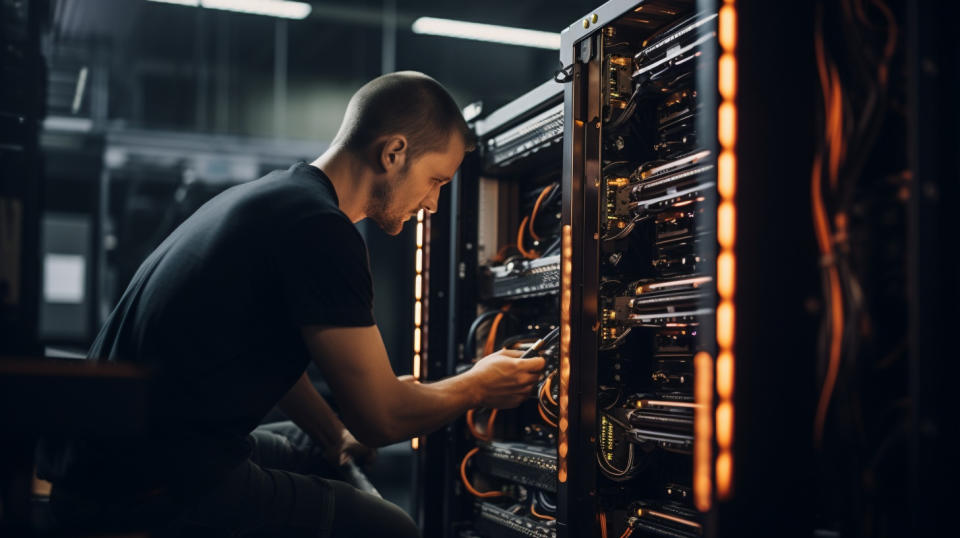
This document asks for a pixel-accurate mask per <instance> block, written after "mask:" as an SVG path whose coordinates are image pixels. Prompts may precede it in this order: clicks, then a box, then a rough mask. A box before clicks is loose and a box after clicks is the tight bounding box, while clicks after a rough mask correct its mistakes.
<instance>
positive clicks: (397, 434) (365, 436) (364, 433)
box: [350, 419, 404, 448]
mask: <svg viewBox="0 0 960 538" xmlns="http://www.w3.org/2000/svg"><path fill="white" fill-rule="evenodd" d="M359 422H360V424H358V425H357V427H351V428H350V432H351V433H353V436H354V437H356V438H357V441H360V442H361V443H363V444H364V445H366V446H368V447H370V448H378V447H381V446H385V445H389V444H392V443H396V442H397V441H401V440H403V438H404V434H403V432H401V431H399V428H397V427H396V425H395V424H394V423H393V421H391V420H388V419H384V420H370V419H367V420H360V421H359Z"/></svg>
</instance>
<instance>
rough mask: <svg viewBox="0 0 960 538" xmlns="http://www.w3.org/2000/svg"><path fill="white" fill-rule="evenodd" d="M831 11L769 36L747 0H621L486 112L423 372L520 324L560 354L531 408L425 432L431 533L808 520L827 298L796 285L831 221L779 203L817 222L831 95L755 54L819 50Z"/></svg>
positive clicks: (428, 249) (447, 249)
mask: <svg viewBox="0 0 960 538" xmlns="http://www.w3.org/2000/svg"><path fill="white" fill-rule="evenodd" d="M760 11H762V9H756V10H754V16H755V18H757V19H759V18H762V17H763V16H764V15H769V14H770V13H773V12H774V11H775V10H774V9H773V8H770V9H769V10H768V11H770V13H767V14H763V13H760ZM811 20H812V17H808V18H805V17H795V21H794V27H793V28H794V29H792V30H788V29H785V28H784V27H780V26H778V24H780V23H782V22H783V21H782V20H780V19H773V20H772V22H771V23H770V24H765V25H761V24H760V23H759V22H758V21H756V20H754V21H753V22H752V23H753V24H757V26H756V28H757V30H756V32H754V33H753V34H752V35H751V37H750V39H752V40H755V41H756V40H761V39H771V38H773V37H774V36H775V35H781V36H783V37H784V38H793V37H797V39H795V40H794V41H791V42H789V43H787V44H783V43H781V42H778V44H779V49H775V48H770V49H765V50H769V51H770V52H771V53H772V52H774V51H776V52H777V53H778V54H779V58H778V59H777V58H760V57H759V55H756V53H755V55H754V56H753V57H750V56H747V57H745V58H744V57H743V56H740V55H739V50H740V48H741V46H740V45H738V44H737V33H738V28H744V27H745V25H746V23H745V22H744V21H743V20H740V21H739V22H738V18H737V12H736V8H735V7H734V5H733V3H732V2H720V1H686V0H657V1H649V2H636V1H635V0H634V1H619V0H613V1H611V2H608V3H606V4H604V5H602V6H600V7H599V8H597V9H596V10H595V11H592V12H590V13H589V14H587V15H586V16H585V17H584V18H583V19H580V20H577V21H576V22H575V23H574V24H573V25H571V26H570V27H569V28H567V29H566V30H565V31H564V32H563V33H562V44H561V51H560V60H561V63H562V65H563V66H564V68H563V69H561V70H560V71H558V73H557V76H556V79H555V81H550V82H548V83H546V84H544V85H542V86H541V87H539V88H536V89H535V90H533V91H532V92H530V93H528V94H526V95H524V96H522V97H521V98H519V99H518V100H516V101H514V102H512V103H510V104H509V105H507V106H505V107H504V108H502V109H500V110H497V111H495V112H493V113H492V114H490V115H488V116H486V117H484V118H483V119H481V120H478V121H477V122H476V123H475V131H476V133H477V135H478V138H479V141H480V143H479V150H478V152H476V153H475V154H471V155H469V156H468V158H467V159H466V160H465V162H464V165H463V167H462V169H461V171H460V173H459V175H458V177H457V178H456V180H455V181H454V182H453V187H452V189H451V192H450V193H448V194H445V195H444V197H443V198H442V200H441V203H442V205H441V209H440V212H439V213H438V214H437V215H434V216H432V217H429V218H427V217H421V218H420V219H419V222H418V225H417V226H418V228H417V230H418V231H417V233H418V236H417V237H418V239H417V245H418V255H417V256H418V257H417V259H418V260H421V259H422V260H424V261H423V262H422V263H421V262H420V261H418V262H417V270H418V276H417V280H416V282H415V297H416V302H417V304H416V310H415V318H416V321H417V326H416V327H415V343H414V372H415V375H418V376H419V377H420V378H421V379H424V380H431V379H439V378H442V377H445V376H448V375H452V374H455V373H457V372H458V371H462V370H463V369H465V368H469V367H470V363H471V361H472V359H474V358H475V357H480V356H483V355H484V354H487V353H490V352H492V351H494V350H495V349H498V348H500V347H510V348H515V349H530V348H531V346H534V347H538V346H542V347H539V348H538V350H537V351H536V352H537V353H539V354H541V355H544V356H545V357H546V358H547V361H548V365H547V368H546V371H545V373H544V376H543V379H542V381H541V383H540V385H539V387H538V390H537V391H536V394H532V395H531V398H530V400H529V401H528V402H527V403H525V404H524V405H522V406H521V407H519V408H518V409H516V410H509V411H495V410H486V409H476V410H473V411H471V412H469V413H468V414H467V416H466V419H465V420H462V421H460V422H458V423H456V424H453V425H451V426H450V427H448V428H446V429H444V430H442V431H440V432H437V433H435V434H433V435H430V436H428V437H426V438H422V439H416V440H414V441H413V443H414V447H415V448H416V449H417V450H418V451H419V464H420V467H419V468H420V473H419V477H420V481H419V487H420V490H419V492H418V494H417V495H418V499H419V500H420V503H419V512H418V515H419V517H420V524H421V526H422V528H423V530H424V534H425V535H426V536H459V537H473V536H485V537H512V536H528V537H544V538H552V537H554V536H560V537H574V536H576V537H580V536H603V537H606V536H621V537H626V536H631V535H633V536H672V537H696V536H716V535H721V534H722V535H727V534H733V533H744V532H754V531H757V530H763V531H764V532H770V533H773V534H776V535H789V534H792V533H793V532H794V531H793V530H791V529H784V528H782V525H779V526H778V524H777V523H776V522H778V521H780V518H781V516H783V515H784V513H785V506H778V504H779V503H788V504H789V503H790V502H793V501H795V500H796V499H799V498H803V497H804V496H805V495H806V494H807V492H808V491H809V487H808V486H809V485H808V484H807V479H806V478H804V476H805V475H807V469H808V468H809V466H810V462H811V461H812V458H810V457H808V456H809V455H810V454H808V452H809V451H810V431H809V430H808V429H806V428H798V427H796V424H800V423H802V424H807V423H808V422H807V421H806V417H807V416H808V414H809V411H810V410H809V409H807V408H806V407H805V406H804V404H797V405H792V404H791V405H782V404H783V402H789V401H797V402H800V401H807V400H809V394H810V392H811V390H812V389H811V387H812V386H813V384H814V383H813V381H814V378H813V371H814V366H813V363H812V361H810V357H813V356H814V355H815V351H814V350H813V349H812V348H813V343H814V342H815V340H816V338H815V334H816V330H815V329H816V323H815V319H816V316H815V315H814V314H811V313H810V312H804V311H802V309H790V310H789V311H785V312H784V311H778V309H777V307H776V305H777V304H789V305H802V304H803V302H804V299H805V298H806V297H808V294H810V293H813V294H815V293H816V289H817V281H816V275H817V270H816V266H815V260H816V256H815V249H814V248H813V245H812V237H811V236H810V234H809V228H805V227H803V226H800V227H796V229H795V230H793V229H791V230H786V229H780V228H777V222H778V221H777V220H776V219H775V217H774V216H778V217H779V218H780V219H782V220H780V221H779V222H788V221H791V220H792V221H794V222H799V223H803V224H806V223H808V221H809V215H810V207H809V197H808V196H807V195H805V192H806V189H807V188H808V181H809V163H810V162H811V157H810V155H811V153H812V151H811V147H810V146H811V141H810V140H809V139H808V138H805V137H809V132H808V131H806V130H805V129H806V127H807V126H808V125H810V122H811V121H812V119H811V118H812V113H811V110H812V102H813V98H814V96H815V94H814V93H813V91H812V88H813V86H812V84H811V83H810V82H799V83H797V84H796V85H795V87H791V88H786V89H784V88H782V87H780V86H776V85H775V84H774V82H773V81H771V80H768V78H767V77H756V78H755V79H751V80H766V82H767V83H768V84H767V85H766V86H761V85H759V84H758V85H754V83H753V82H743V81H744V77H741V76H739V73H741V72H743V71H744V70H750V72H756V73H761V72H763V71H764V70H766V71H767V72H769V74H770V75H772V76H776V74H777V73H781V74H782V73H785V72H788V71H789V70H796V71H797V72H802V73H804V74H805V75H806V74H810V73H813V72H814V70H813V68H812V65H810V64H809V62H808V61H806V60H803V61H799V60H798V59H802V58H805V54H806V53H805V52H804V51H805V50H806V51H808V50H811V49H810V48H806V49H804V47H807V46H808V45H810V35H812V34H811V33H809V31H810V28H811V27H812V24H808V23H809V22H810V21H811ZM804 36H805V38H806V41H804V40H803V39H802V38H803V37H804ZM751 45H752V46H755V45H756V43H752V44H751ZM754 50H762V48H759V47H758V48H757V49H754ZM741 60H743V61H741ZM776 61H779V62H780V63H775V62H776ZM804 80H809V79H804ZM774 88H777V89H778V91H779V96H782V97H785V98H787V99H793V101H792V107H784V106H782V105H783V103H777V102H776V101H775V100H770V99H771V98H773V97H774V95H775V92H773V91H772V90H773V89H774ZM808 91H809V92H810V93H806V92H808ZM758 97H760V98H762V99H763V100H762V101H757V102H755V101H754V99H757V98H758ZM744 109H749V111H747V112H744ZM771 121H784V122H787V123H785V124H779V125H778V124H772V123H771ZM789 122H793V123H792V126H793V127H794V128H795V129H796V130H795V131H791V130H789V129H787V130H784V129H783V128H782V126H783V125H791V124H790V123H789ZM748 129H756V130H755V131H751V132H750V133H746V131H747V130H748ZM764 130H767V131H766V132H764ZM770 130H775V131H776V132H777V135H778V137H779V140H772V138H773V137H772V136H771V135H770ZM774 142H776V144H775V143H774ZM788 162H790V163H792V167H791V166H786V163H788ZM767 167H775V168H770V169H767ZM774 170H776V176H774V175H772V174H773V171H774ZM747 174H749V176H747ZM760 222H765V223H766V224H765V225H758V223H760ZM775 233H776V234H778V235H776V236H775V235H774V234H775ZM778 256H780V257H781V258H780V260H778V258H777V257H778ZM744 260H746V261H744ZM783 260H790V261H791V262H795V263H792V264H791V265H789V266H786V265H784V264H783V263H780V262H781V261H783ZM744 282H749V283H750V285H749V286H745V285H744ZM788 283H789V285H787V284H788ZM745 288H749V289H746V291H745ZM811 290H812V291H811ZM745 320H746V321H745ZM790 331H793V338H792V339H791V338H790V337H785V335H786V334H787V333H788V332H790ZM787 341H791V342H792V344H791V345H792V347H789V348H785V346H784V342H787ZM807 343H809V347H810V349H806V348H804V346H805V345H807ZM772 354H773V355H776V356H777V357H776V358H774V357H772V356H771V355H772ZM787 379H789V380H791V381H790V382H789V383H788V384H787V385H786V387H784V381H785V380H787ZM774 387H776V388H774ZM757 401H762V402H763V403H764V405H766V406H767V407H763V406H760V405H756V402H757ZM773 413H779V414H778V415H777V416H770V415H771V414H773ZM755 427H758V428H759V429H753V428H755ZM785 459H786V460H789V461H790V463H789V464H786V463H785V462H784V460H785ZM754 462H756V463H755V464H754ZM770 466H772V467H773V469H771V468H768V467H770ZM773 472H775V473H776V476H775V477H774V476H773V475H772V474H771V473H773ZM785 483H790V484H791V488H789V489H788V490H787V489H782V488H781V487H780V486H781V485H782V484H785ZM796 531H799V529H796Z"/></svg>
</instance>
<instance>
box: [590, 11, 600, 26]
mask: <svg viewBox="0 0 960 538" xmlns="http://www.w3.org/2000/svg"><path fill="white" fill-rule="evenodd" d="M598 19H599V17H597V14H596V13H594V14H593V16H592V17H590V22H592V23H594V24H596V23H597V20H598Z"/></svg>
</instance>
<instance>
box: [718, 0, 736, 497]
mask: <svg viewBox="0 0 960 538" xmlns="http://www.w3.org/2000/svg"><path fill="white" fill-rule="evenodd" d="M717 38H718V41H719V42H720V50H721V54H720V59H719V61H718V63H717V76H718V80H717V88H718V90H719V92H720V98H721V101H720V106H719V107H718V109H717V139H718V141H719V143H720V156H719V157H718V158H717V193H718V194H719V196H720V204H719V206H718V207H717V243H718V244H719V246H720V252H719V254H718V255H717V295H718V296H719V301H720V302H719V304H718V305H717V352H718V353H717V363H716V391H717V396H718V403H717V409H716V439H717V449H718V451H717V456H716V459H715V461H714V471H715V473H716V484H717V497H718V498H719V499H720V500H727V499H729V498H730V497H731V496H732V493H733V427H734V407H733V396H734V350H733V345H734V332H735V327H736V309H735V307H734V296H735V292H736V276H735V275H736V259H737V258H736V254H735V253H734V246H735V243H736V232H737V229H736V207H737V206H736V200H735V199H734V195H735V194H736V191H737V154H736V151H735V150H736V143H737V104H736V101H735V98H736V94H737V57H736V45H737V9H736V7H735V6H734V2H733V0H724V5H723V7H721V8H720V12H719V22H718V34H717Z"/></svg>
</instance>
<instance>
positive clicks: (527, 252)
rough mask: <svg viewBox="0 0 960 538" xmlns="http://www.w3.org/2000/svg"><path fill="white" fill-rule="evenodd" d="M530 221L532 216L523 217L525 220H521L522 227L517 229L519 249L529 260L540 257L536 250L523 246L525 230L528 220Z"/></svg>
mask: <svg viewBox="0 0 960 538" xmlns="http://www.w3.org/2000/svg"><path fill="white" fill-rule="evenodd" d="M529 221H530V216H529V215H528V216H526V217H523V220H522V221H520V228H519V229H518V230H517V250H519V251H520V254H522V255H523V257H524V258H526V259H528V260H532V259H534V258H537V257H539V256H540V255H539V254H537V251H535V250H525V249H524V248H523V231H524V230H525V229H526V228H527V222H529Z"/></svg>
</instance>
